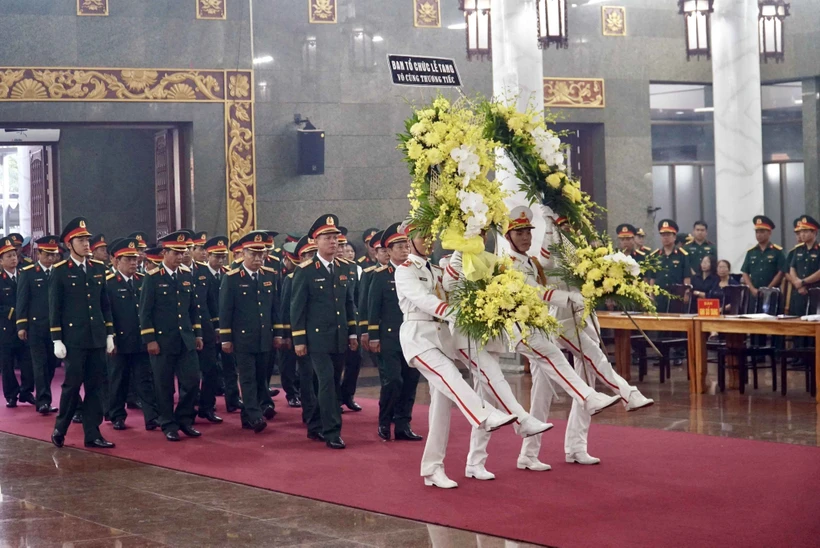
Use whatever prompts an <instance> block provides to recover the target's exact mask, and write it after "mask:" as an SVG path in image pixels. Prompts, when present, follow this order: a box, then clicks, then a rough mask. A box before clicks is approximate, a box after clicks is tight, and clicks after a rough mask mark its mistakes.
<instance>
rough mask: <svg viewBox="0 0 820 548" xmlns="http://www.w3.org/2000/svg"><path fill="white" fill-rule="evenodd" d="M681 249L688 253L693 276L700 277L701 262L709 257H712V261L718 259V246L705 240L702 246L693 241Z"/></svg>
mask: <svg viewBox="0 0 820 548" xmlns="http://www.w3.org/2000/svg"><path fill="white" fill-rule="evenodd" d="M681 249H683V250H684V251H686V253H687V254H688V257H689V269H690V271H691V273H692V274H695V275H698V276H699V275H700V262H701V261H702V260H703V258H704V257H705V256H707V255H711V256H712V260H716V259H717V246H716V245H715V244H713V243H712V242H710V241H708V240H705V241H704V242H703V243H702V244H699V243H697V242H696V241H694V240H692V241H691V242H689V243H687V244H686V245H684V246H682V247H681Z"/></svg>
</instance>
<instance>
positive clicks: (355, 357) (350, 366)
mask: <svg viewBox="0 0 820 548" xmlns="http://www.w3.org/2000/svg"><path fill="white" fill-rule="evenodd" d="M361 366H362V355H361V354H360V353H359V350H358V349H357V350H356V351H355V352H354V351H353V350H350V349H349V348H348V349H347V352H345V365H344V375H343V376H344V378H343V379H342V381H341V382H340V383H339V385H338V386H339V388H338V390H339V392H338V396H339V404H340V405H341V404H342V403H351V402H352V401H353V395H354V394H356V384H358V382H359V369H361Z"/></svg>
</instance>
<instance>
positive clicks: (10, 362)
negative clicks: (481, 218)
mask: <svg viewBox="0 0 820 548" xmlns="http://www.w3.org/2000/svg"><path fill="white" fill-rule="evenodd" d="M14 336H15V337H16V336H17V334H16V333H15V334H14ZM0 364H2V365H0V368H2V372H3V396H4V397H5V398H6V399H7V400H16V399H18V398H19V397H20V396H21V395H22V396H26V395H28V396H31V395H32V394H31V393H32V392H34V370H33V368H32V366H31V352H30V351H29V349H28V345H27V344H25V343H23V341H18V342H15V343H12V344H3V345H0ZM15 365H16V366H17V367H19V368H20V382H19V383H18V382H17V375H15V374H14V366H15Z"/></svg>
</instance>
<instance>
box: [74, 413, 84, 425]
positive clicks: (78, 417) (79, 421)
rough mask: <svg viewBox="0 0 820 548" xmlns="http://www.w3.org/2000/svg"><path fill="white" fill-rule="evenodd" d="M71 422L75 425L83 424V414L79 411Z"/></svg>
mask: <svg viewBox="0 0 820 548" xmlns="http://www.w3.org/2000/svg"><path fill="white" fill-rule="evenodd" d="M71 422H73V423H75V424H82V422H83V414H82V413H80V412H79V411H77V412H76V413H74V416H73V417H71Z"/></svg>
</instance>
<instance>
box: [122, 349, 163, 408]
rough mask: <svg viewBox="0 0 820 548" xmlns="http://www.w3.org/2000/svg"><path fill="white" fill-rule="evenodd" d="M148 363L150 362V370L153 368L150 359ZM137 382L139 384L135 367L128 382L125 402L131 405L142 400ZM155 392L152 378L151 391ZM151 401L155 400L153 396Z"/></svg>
mask: <svg viewBox="0 0 820 548" xmlns="http://www.w3.org/2000/svg"><path fill="white" fill-rule="evenodd" d="M148 364H149V365H148V370H149V371H150V370H151V365H150V360H149V362H148ZM137 384H139V380H138V379H137V378H136V373H135V372H134V369H133V368H132V369H131V380H130V381H129V383H128V395H127V396H126V397H125V402H126V403H127V404H129V405H136V404H137V402H138V401H140V399H139V395H138V394H137V388H136V387H137ZM153 392H154V381H153V380H152V381H151V393H152V394H153ZM151 401H154V400H153V398H152V399H151ZM154 404H155V405H156V402H154Z"/></svg>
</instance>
